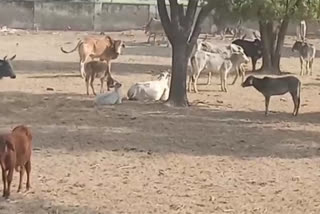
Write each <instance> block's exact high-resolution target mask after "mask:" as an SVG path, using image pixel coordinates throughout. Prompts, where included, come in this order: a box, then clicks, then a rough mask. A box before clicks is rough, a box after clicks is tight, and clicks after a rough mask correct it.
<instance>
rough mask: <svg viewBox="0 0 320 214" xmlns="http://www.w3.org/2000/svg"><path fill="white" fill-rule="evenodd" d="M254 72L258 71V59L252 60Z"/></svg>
mask: <svg viewBox="0 0 320 214" xmlns="http://www.w3.org/2000/svg"><path fill="white" fill-rule="evenodd" d="M251 61H252V72H255V71H256V64H257V59H256V58H252V60H251Z"/></svg>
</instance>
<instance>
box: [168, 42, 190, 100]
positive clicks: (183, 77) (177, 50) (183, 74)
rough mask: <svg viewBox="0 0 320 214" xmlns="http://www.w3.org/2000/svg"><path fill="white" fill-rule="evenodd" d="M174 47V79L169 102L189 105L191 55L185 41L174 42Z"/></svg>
mask: <svg viewBox="0 0 320 214" xmlns="http://www.w3.org/2000/svg"><path fill="white" fill-rule="evenodd" d="M172 49H173V50H172V54H173V56H172V79H171V85H170V96H169V99H168V101H167V103H168V104H169V105H173V106H188V105H189V103H188V97H187V92H186V82H187V67H188V59H189V57H188V54H187V44H186V43H185V42H176V43H174V44H173V46H172ZM177 83H178V84H177Z"/></svg>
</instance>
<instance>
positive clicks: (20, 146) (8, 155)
mask: <svg viewBox="0 0 320 214" xmlns="http://www.w3.org/2000/svg"><path fill="white" fill-rule="evenodd" d="M31 152H32V134H31V131H30V129H29V128H27V127H26V126H23V125H19V126H16V127H15V128H14V129H13V130H12V132H11V133H9V134H3V135H0V165H1V169H2V181H3V197H5V198H9V196H10V187H11V182H12V177H13V171H14V169H15V170H16V171H18V172H20V179H19V186H18V192H20V190H21V186H22V178H23V174H24V170H26V172H27V184H26V189H27V190H29V189H30V172H31Z"/></svg>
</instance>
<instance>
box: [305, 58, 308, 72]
mask: <svg viewBox="0 0 320 214" xmlns="http://www.w3.org/2000/svg"><path fill="white" fill-rule="evenodd" d="M305 61H306V75H309V61H308V60H305Z"/></svg>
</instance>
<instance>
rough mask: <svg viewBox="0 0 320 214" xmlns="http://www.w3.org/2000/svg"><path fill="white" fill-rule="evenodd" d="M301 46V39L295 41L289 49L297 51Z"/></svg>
mask: <svg viewBox="0 0 320 214" xmlns="http://www.w3.org/2000/svg"><path fill="white" fill-rule="evenodd" d="M302 46H303V42H302V41H296V42H295V43H294V44H293V46H292V49H291V51H292V52H294V51H299V50H301V48H302Z"/></svg>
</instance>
